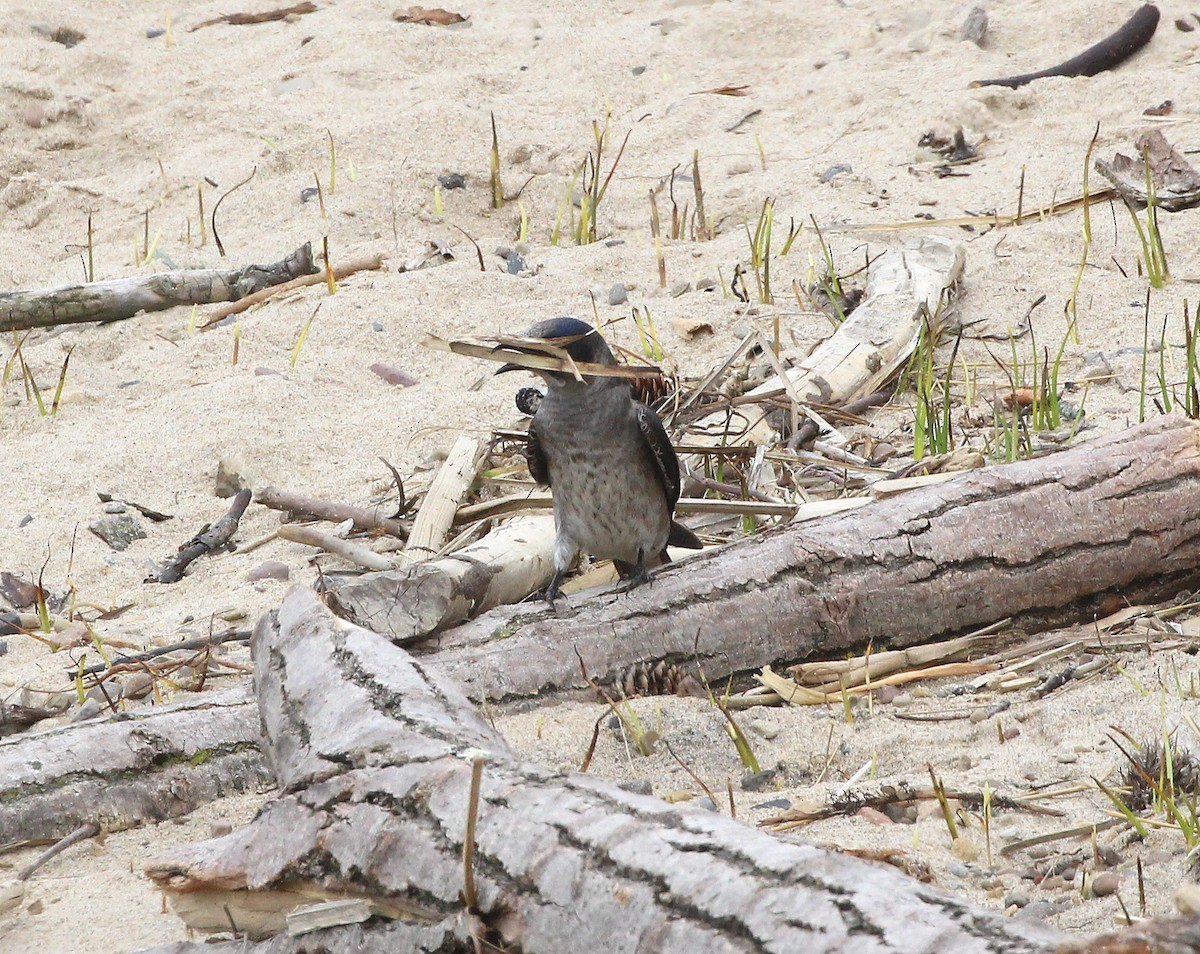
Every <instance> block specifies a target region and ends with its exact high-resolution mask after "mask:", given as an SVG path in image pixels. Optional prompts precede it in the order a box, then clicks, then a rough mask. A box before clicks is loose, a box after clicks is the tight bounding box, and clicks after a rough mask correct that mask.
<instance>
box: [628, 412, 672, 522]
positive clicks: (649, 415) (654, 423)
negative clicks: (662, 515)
mask: <svg viewBox="0 0 1200 954" xmlns="http://www.w3.org/2000/svg"><path fill="white" fill-rule="evenodd" d="M633 406H634V408H635V409H636V411H637V421H638V428H639V429H640V430H641V432H642V438H643V439H644V440H645V442H646V447H647V448H648V449H649V451H650V457H651V459H652V460H653V461H654V466H655V468H656V469H657V471H658V476H659V478H660V479H661V480H662V488H663V493H665V494H666V495H667V509H668V510H674V509H675V503H676V501H678V500H679V458H678V457H676V456H675V448H674V447H672V446H671V439H670V438H669V437H667V430H666V428H665V427H663V425H662V421H660V420H659V418H658V415H657V414H655V413H654V412H653V411H652V410H650V408H648V407H646V405H645V404H641V403H639V402H637V401H634V402H633Z"/></svg>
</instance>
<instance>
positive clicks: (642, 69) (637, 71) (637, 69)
mask: <svg viewBox="0 0 1200 954" xmlns="http://www.w3.org/2000/svg"><path fill="white" fill-rule="evenodd" d="M629 72H630V73H632V74H633V75H634V76H641V75H642V74H643V73H645V72H646V67H644V66H635V67H634V68H633V69H631V70H630V71H629Z"/></svg>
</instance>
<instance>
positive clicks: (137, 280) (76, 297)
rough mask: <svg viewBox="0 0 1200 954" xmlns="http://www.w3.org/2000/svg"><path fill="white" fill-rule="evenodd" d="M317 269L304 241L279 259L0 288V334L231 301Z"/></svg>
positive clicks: (309, 249)
mask: <svg viewBox="0 0 1200 954" xmlns="http://www.w3.org/2000/svg"><path fill="white" fill-rule="evenodd" d="M316 271H317V267H316V266H315V265H314V264H313V256H312V244H311V243H308V242H306V243H305V244H304V245H302V246H300V248H298V249H296V251H294V252H292V254H291V255H289V256H288V257H287V258H285V259H283V260H282V261H278V262H274V263H272V264H270V265H244V266H242V267H241V268H181V269H176V270H174V271H169V272H159V273H157V274H155V275H138V276H135V277H132V278H116V279H113V280H111V281H106V282H89V283H87V284H85V285H64V286H61V287H59V288H39V289H36V290H33V291H14V292H0V332H5V331H25V330H27V329H29V328H46V327H49V326H52V325H70V324H78V323H80V322H87V321H119V320H121V319H124V318H132V317H133V316H134V315H136V314H137V313H138V312H141V311H162V310H163V309H166V308H174V307H175V306H176V305H209V304H212V303H213V302H218V301H237V300H238V299H239V298H244V297H246V296H247V295H251V294H253V293H254V292H257V291H259V290H260V289H263V288H266V287H267V286H269V285H279V284H281V283H282V282H286V281H290V280H291V279H293V278H297V277H299V276H301V275H311V274H314V273H315V272H316Z"/></svg>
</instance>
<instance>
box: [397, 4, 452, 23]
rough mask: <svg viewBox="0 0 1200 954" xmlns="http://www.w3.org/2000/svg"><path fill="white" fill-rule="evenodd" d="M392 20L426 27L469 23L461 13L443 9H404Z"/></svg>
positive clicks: (398, 11)
mask: <svg viewBox="0 0 1200 954" xmlns="http://www.w3.org/2000/svg"><path fill="white" fill-rule="evenodd" d="M392 19H393V20H396V21H397V22H399V23H422V24H424V25H425V26H450V25H451V24H454V23H466V21H467V17H464V16H463V15H462V14H461V13H453V12H451V11H450V10H443V9H442V8H441V7H402V8H400V9H399V10H397V11H396V12H395V13H393V14H392Z"/></svg>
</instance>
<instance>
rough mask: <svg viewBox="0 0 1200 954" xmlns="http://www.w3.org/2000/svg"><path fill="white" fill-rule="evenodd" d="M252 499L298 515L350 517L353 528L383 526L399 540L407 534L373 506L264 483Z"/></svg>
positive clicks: (339, 518)
mask: <svg viewBox="0 0 1200 954" xmlns="http://www.w3.org/2000/svg"><path fill="white" fill-rule="evenodd" d="M254 502H255V503H257V504H259V505H260V506H263V507H270V508H271V509H272V510H282V511H284V512H285V513H290V514H293V515H295V516H299V517H315V518H316V519H318V520H331V521H333V522H334V523H342V522H343V521H346V520H350V521H353V523H354V528H355V529H356V530H382V531H383V532H384V533H386V534H388V535H389V536H393V537H396V538H398V539H400V540H403V539H405V538H406V537H407V536H408V530H407V529H405V526H404V524H402V523H401V522H400V521H399V520H397V519H395V518H394V517H385V516H383V515H382V514H381V513H380V512H379V511H378V510H377V509H376V508H374V507H357V506H355V505H354V504H347V503H338V502H336V501H332V500H318V499H317V498H315V497H306V496H304V495H303V494H295V493H292V492H291V491H289V490H280V489H279V488H278V487H264V488H263V489H261V490H259V491H256V493H255V497H254Z"/></svg>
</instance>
